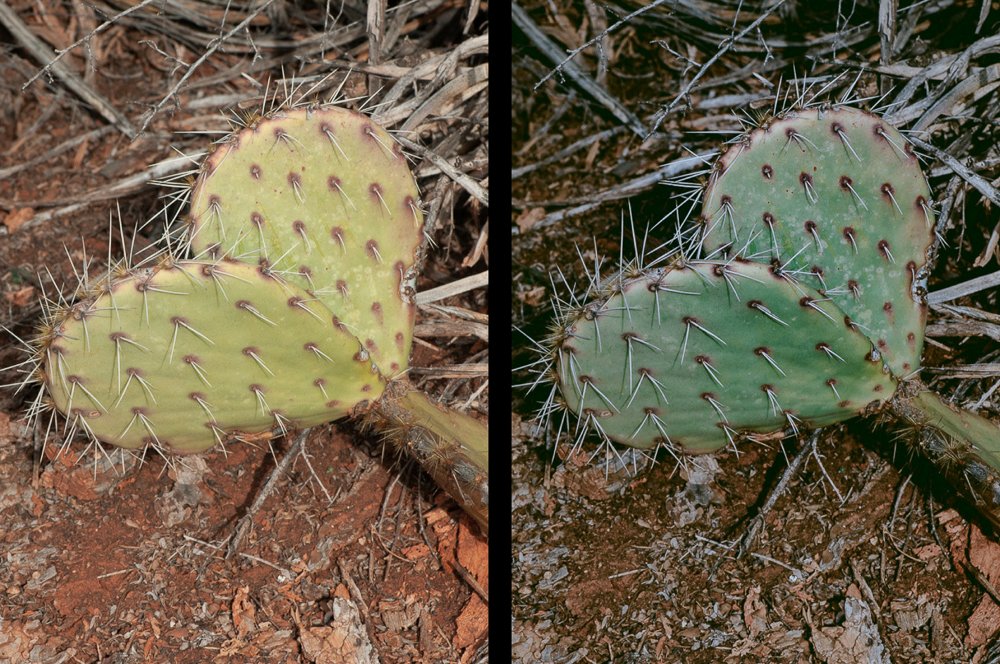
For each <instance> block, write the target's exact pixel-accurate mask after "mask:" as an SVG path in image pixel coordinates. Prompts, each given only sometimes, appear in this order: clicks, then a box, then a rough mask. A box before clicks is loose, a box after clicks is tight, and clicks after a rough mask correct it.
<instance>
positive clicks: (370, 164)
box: [189, 108, 423, 377]
mask: <svg viewBox="0 0 1000 664" xmlns="http://www.w3.org/2000/svg"><path fill="white" fill-rule="evenodd" d="M417 199H418V194H417V187H416V183H415V182H414V180H413V175H412V174H411V173H410V169H409V167H408V165H407V163H406V158H405V157H404V156H403V153H402V150H401V149H400V146H399V144H398V143H397V142H396V141H394V140H393V139H392V137H390V136H389V134H388V133H387V132H386V131H385V130H384V129H382V128H381V127H379V126H378V125H376V124H375V123H374V122H372V120H371V119H370V118H368V117H367V116H364V115H360V114H358V113H354V112H352V111H349V110H346V109H342V108H323V109H297V110H288V111H281V112H279V113H277V114H276V115H274V116H273V117H268V118H264V119H261V120H259V121H257V122H256V123H254V124H252V125H251V126H249V127H247V128H246V129H244V130H242V131H240V132H237V133H236V134H234V135H232V136H231V137H230V138H229V139H227V140H226V141H225V142H224V143H222V144H221V145H219V146H218V148H217V149H216V150H215V152H214V153H213V154H212V155H211V156H210V157H209V158H208V159H207V160H206V161H205V163H204V165H203V167H202V172H201V175H200V176H199V177H198V180H197V183H196V184H195V188H194V190H193V192H192V195H191V212H190V217H189V223H190V229H189V237H190V243H191V247H192V250H193V252H194V253H195V255H222V256H228V257H232V258H234V259H237V260H240V261H245V262H251V263H261V264H264V265H269V266H270V267H271V268H272V269H273V270H275V271H277V272H279V273H280V274H281V275H282V276H283V277H284V278H285V279H287V280H288V281H289V282H291V283H294V284H297V285H299V286H301V287H303V288H306V289H308V290H310V291H311V292H312V293H314V294H315V296H316V297H317V298H319V299H320V300H321V301H322V302H323V303H325V304H326V305H327V306H329V307H330V308H331V309H332V310H333V311H334V312H335V313H336V315H337V317H338V318H339V320H340V322H341V323H342V324H343V325H344V326H345V327H346V328H347V329H348V330H350V331H351V332H352V333H353V334H354V335H355V336H356V337H358V338H359V339H361V340H362V342H363V343H364V346H365V348H366V349H367V351H368V352H369V353H370V354H371V357H372V359H373V360H374V362H375V364H376V366H378V367H379V369H380V370H381V371H382V372H383V373H384V374H385V375H386V376H387V377H392V376H396V375H399V374H401V373H402V372H403V371H405V369H406V368H407V366H408V361H409V355H410V347H411V344H412V336H413V323H414V305H413V302H412V294H413V291H414V280H415V276H416V267H415V266H416V263H417V260H418V249H419V248H420V246H421V242H422V239H423V215H422V213H421V212H420V210H419V209H418V208H417Z"/></svg>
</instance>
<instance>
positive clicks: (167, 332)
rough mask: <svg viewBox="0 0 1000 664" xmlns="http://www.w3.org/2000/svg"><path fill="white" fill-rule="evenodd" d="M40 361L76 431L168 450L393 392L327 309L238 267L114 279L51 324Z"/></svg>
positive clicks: (185, 449) (270, 277)
mask: <svg viewBox="0 0 1000 664" xmlns="http://www.w3.org/2000/svg"><path fill="white" fill-rule="evenodd" d="M39 355H40V356H41V358H40V359H41V361H42V362H43V366H44V369H43V371H44V380H45V383H46V386H47V388H48V391H49V394H50V395H51V398H52V400H53V401H54V402H55V406H56V407H57V408H58V409H59V410H60V411H62V412H63V413H64V414H66V416H67V418H68V419H69V421H70V423H71V425H72V426H75V427H76V428H77V429H81V430H85V431H86V432H88V433H89V434H91V435H92V436H93V437H96V438H98V439H100V440H102V441H105V442H108V443H111V444H113V445H116V446H118V447H124V448H131V449H135V448H145V447H151V448H153V449H155V450H157V451H160V452H162V453H167V452H176V453H191V452H200V451H203V450H206V449H208V448H210V447H212V446H213V445H215V444H216V442H218V441H222V440H224V439H226V438H228V437H229V436H230V435H233V434H236V433H251V432H259V431H268V430H271V429H272V428H275V427H277V428H279V429H281V430H284V429H286V428H288V427H305V426H311V425H314V424H320V423H323V422H327V421H330V420H333V419H336V418H338V417H342V416H344V415H347V414H348V413H350V411H351V409H352V408H354V407H356V406H358V404H360V403H362V402H365V401H370V400H373V399H376V398H378V396H379V395H380V394H381V392H382V390H383V383H382V381H381V380H380V378H379V376H378V375H377V372H376V371H375V368H374V367H373V365H372V363H371V361H370V360H368V359H366V354H365V353H364V352H363V351H362V349H361V347H360V344H359V343H358V341H357V340H356V339H355V338H354V337H353V336H352V335H351V334H349V333H348V332H346V331H345V330H344V329H343V326H341V325H339V324H338V323H337V322H336V321H335V320H334V319H333V316H332V314H331V312H330V311H329V310H328V309H327V308H326V307H325V306H323V305H322V304H321V303H319V302H317V301H316V300H315V298H313V297H312V296H310V295H309V294H308V293H306V292H305V291H304V290H302V289H300V288H298V287H296V286H294V285H292V284H289V283H286V282H284V281H283V280H281V279H280V278H279V277H278V276H277V275H274V274H271V273H268V272H266V271H264V270H261V269H259V268H258V267H257V266H253V265H246V264H242V263H234V262H204V261H167V262H166V263H165V264H163V265H161V266H158V267H155V268H148V269H138V270H133V271H131V272H129V273H127V274H125V275H123V276H120V277H117V278H112V279H110V280H109V281H106V282H105V283H104V284H102V285H101V286H100V287H98V288H97V289H95V292H94V293H93V294H92V295H91V296H90V297H87V298H84V299H82V300H80V301H79V302H77V303H76V304H74V305H73V306H72V307H70V308H68V309H67V310H65V312H64V313H63V314H62V316H61V317H60V318H57V319H55V320H53V321H51V322H50V324H49V326H48V328H47V332H46V334H45V335H44V339H43V341H42V343H41V345H40V348H39Z"/></svg>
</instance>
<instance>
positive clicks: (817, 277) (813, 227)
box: [702, 108, 934, 376]
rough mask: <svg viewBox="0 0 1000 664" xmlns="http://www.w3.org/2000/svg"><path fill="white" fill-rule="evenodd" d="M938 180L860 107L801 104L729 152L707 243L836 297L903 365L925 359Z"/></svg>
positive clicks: (709, 209) (887, 356)
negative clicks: (925, 292)
mask: <svg viewBox="0 0 1000 664" xmlns="http://www.w3.org/2000/svg"><path fill="white" fill-rule="evenodd" d="M929 200H930V191H929V189H928V186H927V182H926V180H925V178H924V174H923V172H922V171H921V168H920V164H919V162H918V160H917V157H916V155H914V154H913V152H912V150H911V148H910V145H909V143H907V142H906V140H905V139H904V138H903V137H902V136H901V135H900V134H899V132H898V131H896V130H895V129H894V128H892V127H891V126H889V125H888V124H887V123H886V122H885V121H884V120H882V119H881V118H879V117H877V116H874V115H872V114H870V113H866V112H863V111H860V110H857V109H853V108H838V109H823V108H812V109H804V110H796V111H792V112H789V113H787V114H785V115H784V116H783V117H781V118H778V119H774V120H772V121H770V122H768V123H766V124H764V125H763V126H761V127H760V128H758V129H756V130H754V131H752V132H750V133H749V134H748V135H746V136H743V137H742V138H741V139H740V140H739V141H737V142H735V143H734V144H733V145H732V146H731V147H730V148H729V149H728V151H727V152H726V153H725V154H724V155H722V157H720V159H719V162H718V164H717V166H716V169H715V171H714V173H713V175H712V178H711V180H710V181H709V184H708V187H707V189H706V191H705V196H704V207H703V212H702V222H703V224H704V225H705V226H704V241H703V246H704V249H705V252H706V254H709V255H710V254H711V253H712V252H715V251H717V250H719V249H720V248H721V247H724V246H726V245H730V246H729V249H728V252H729V253H730V255H736V254H739V255H742V256H745V257H748V258H752V260H755V261H760V262H771V261H774V262H775V263H776V264H779V265H782V266H783V267H784V268H785V269H786V270H787V271H789V272H790V273H793V274H795V275H796V276H797V277H798V278H800V279H802V280H803V281H804V282H805V283H807V284H809V285H811V286H813V287H815V288H817V289H819V290H820V291H821V292H822V293H824V295H825V296H826V297H829V298H831V299H833V301H834V302H836V303H837V305H838V306H839V307H840V308H841V309H843V310H844V311H845V312H846V313H847V314H848V315H849V316H851V318H853V319H854V320H855V322H856V323H857V324H858V325H859V326H860V328H861V330H862V331H863V332H864V333H865V334H866V335H867V336H868V338H869V339H870V340H871V342H872V344H874V346H875V347H876V348H877V349H878V351H879V353H880V354H881V355H882V358H883V360H884V361H885V362H886V364H887V366H888V367H889V368H890V369H891V370H892V372H893V373H894V374H895V375H897V376H907V375H909V374H911V373H912V372H914V371H915V370H916V369H918V368H919V366H920V356H921V350H922V346H923V338H924V324H925V320H926V309H925V306H924V305H923V304H922V303H921V301H920V296H921V294H922V293H921V291H922V289H923V287H924V281H925V277H926V275H925V274H924V271H925V263H926V262H927V258H926V252H927V249H928V247H929V246H930V244H931V240H932V239H933V227H934V219H933V213H932V212H931V209H930V206H929Z"/></svg>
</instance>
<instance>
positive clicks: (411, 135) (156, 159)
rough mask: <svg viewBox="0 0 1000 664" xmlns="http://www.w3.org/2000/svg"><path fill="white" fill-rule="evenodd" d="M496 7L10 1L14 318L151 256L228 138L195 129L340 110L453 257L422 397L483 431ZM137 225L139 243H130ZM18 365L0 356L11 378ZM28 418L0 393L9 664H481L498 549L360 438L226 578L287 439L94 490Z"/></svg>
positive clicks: (249, 544)
mask: <svg viewBox="0 0 1000 664" xmlns="http://www.w3.org/2000/svg"><path fill="white" fill-rule="evenodd" d="M324 9H328V10H329V12H326V11H324ZM486 10H487V7H486V4H485V3H478V2H471V3H470V2H461V1H450V0H444V1H436V0H430V1H426V2H423V1H422V2H413V3H407V4H404V5H401V6H398V7H397V6H394V7H392V8H389V9H388V10H387V9H386V7H385V5H384V4H380V3H364V2H344V3H331V4H329V5H324V4H323V3H319V4H311V5H301V6H300V5H297V4H292V3H285V2H279V1H276V0H270V1H268V2H264V3H253V4H240V3H232V4H229V3H219V4H216V3H201V2H196V3H187V4H177V3H161V2H143V3H139V4H136V3H123V2H117V1H115V0H112V1H111V2H108V3H104V2H98V3H96V4H94V3H79V2H65V3H60V2H41V3H25V2H15V3H0V42H3V44H4V46H3V48H2V49H0V224H2V225H0V291H2V296H3V297H2V299H0V303H2V305H3V306H2V309H0V323H2V324H3V325H4V326H5V327H7V328H10V329H11V330H12V331H13V332H15V333H16V334H18V335H19V336H21V337H28V336H30V335H31V334H32V329H33V326H34V325H35V324H36V323H37V321H38V318H39V313H40V302H41V299H42V297H43V295H46V294H47V295H48V297H55V293H56V290H55V288H54V287H53V284H70V286H72V285H75V284H76V280H77V277H76V275H75V273H74V266H75V269H79V266H80V265H81V264H82V262H83V261H84V259H85V257H86V258H89V259H92V263H91V269H92V270H93V271H94V273H95V274H97V273H99V272H100V271H101V270H102V269H103V268H104V259H103V257H105V256H107V255H109V253H111V254H114V255H115V256H122V255H124V254H126V253H127V252H129V251H138V250H141V249H142V248H143V247H145V246H146V245H148V244H149V243H150V242H153V241H155V240H156V239H157V238H158V237H159V234H160V232H161V231H162V223H163V220H164V219H165V217H158V216H157V214H158V213H159V211H160V210H161V208H162V206H163V200H162V199H161V197H162V195H163V193H164V191H163V190H162V189H159V188H157V187H156V186H155V184H154V181H156V180H158V179H161V178H164V177H166V176H170V175H176V174H177V173H179V172H181V171H183V170H187V169H189V168H191V167H192V162H191V161H190V160H188V159H187V158H185V157H183V156H178V155H191V154H195V153H198V152H200V151H203V150H204V149H205V147H206V146H207V144H208V143H209V142H210V141H211V140H212V139H213V137H215V136H217V135H219V134H213V133H207V134H199V132H219V131H225V130H227V129H228V128H229V126H228V121H227V119H226V116H227V113H228V114H230V115H231V114H232V113H238V114H240V115H242V116H243V117H244V118H248V117H252V114H253V113H255V112H256V111H258V110H259V109H260V108H261V104H262V101H263V100H264V99H265V98H277V99H278V100H279V101H280V100H282V99H283V98H284V97H285V96H287V95H288V94H290V93H291V92H292V90H295V91H296V94H300V95H301V94H302V93H303V92H305V91H307V90H309V91H310V94H311V95H312V96H313V97H315V98H319V99H327V98H329V97H331V96H332V95H333V92H334V91H335V90H337V89H339V90H340V94H339V98H340V99H341V100H344V99H347V100H352V101H350V104H351V105H352V106H353V107H355V108H359V107H364V108H367V109H368V111H369V112H372V113H374V114H375V115H376V116H377V117H378V118H379V120H380V122H381V123H382V124H383V125H385V126H387V128H389V129H390V130H391V131H394V132H397V135H398V136H399V137H400V138H401V139H405V140H406V141H408V142H406V143H404V145H405V149H406V150H407V152H409V153H410V154H412V155H413V164H414V170H415V173H416V176H417V180H418V183H419V185H420V187H421V191H422V195H423V199H424V202H425V209H426V210H427V213H428V215H429V217H430V218H431V219H432V220H433V237H434V240H435V242H436V243H437V246H436V248H435V249H433V250H432V251H431V253H430V257H429V260H428V264H427V265H426V267H425V269H424V272H423V276H422V277H421V278H420V280H419V282H418V290H420V291H427V290H430V289H432V288H435V287H439V286H448V285H452V284H456V283H457V284H458V287H456V288H454V289H452V294H451V295H449V296H447V297H446V298H445V299H442V300H439V301H435V302H433V303H429V304H425V305H422V306H421V307H420V311H419V313H418V319H417V330H416V335H417V337H418V342H417V344H416V350H415V355H414V361H413V363H412V364H413V367H414V368H413V370H412V372H411V376H412V378H413V380H414V381H415V382H416V383H418V384H420V385H421V386H422V388H423V389H424V390H425V391H427V392H428V393H430V394H431V395H433V396H434V397H436V398H439V399H442V400H444V401H446V402H448V403H450V404H452V405H454V406H455V407H459V408H464V409H466V410H467V412H470V413H471V414H474V415H477V416H481V417H484V416H485V414H486V400H487V395H488V391H487V389H486V372H485V366H486V363H487V350H488V346H487V343H488V336H487V332H486V329H487V324H488V318H487V316H488V313H487V308H486V297H485V290H484V289H483V288H482V287H474V288H471V289H470V288H467V287H466V288H463V287H461V284H467V285H468V284H469V281H468V280H466V281H462V280H463V279H466V278H469V277H471V278H472V282H473V284H483V283H485V273H486V270H487V266H488V252H487V239H488V230H487V228H488V226H487V220H486V210H487V207H486V206H487V198H486V193H485V186H484V184H485V179H486V175H487V168H488V161H487V145H488V144H487V136H488V114H487V95H486V92H487V84H488V70H487V68H486V64H485V55H486V52H487V46H488V41H487V37H486V25H487V18H486ZM119 14H120V15H119ZM111 19H113V20H111ZM106 21H108V22H106ZM77 42H79V43H78V44H77V46H76V47H75V48H73V49H71V50H68V51H67V52H66V53H65V55H63V57H62V58H61V59H60V60H59V63H58V64H56V65H54V66H52V67H51V69H49V70H46V71H45V72H44V73H42V74H41V75H40V76H38V78H37V80H35V81H34V82H33V83H31V84H29V85H27V86H25V84H26V83H27V82H28V81H29V80H30V79H32V78H33V77H35V76H36V75H37V74H39V72H40V70H41V66H42V64H44V63H47V62H50V61H52V59H53V57H54V51H61V50H62V49H65V48H66V47H68V46H70V45H73V44H74V43H77ZM133 137H135V138H134V140H132V138H133ZM175 149H176V152H175ZM164 160H166V161H164ZM119 210H120V216H121V218H122V219H123V220H124V221H123V224H122V228H123V230H124V237H122V236H121V234H119V232H118V231H117V230H115V232H109V224H108V219H109V213H112V212H113V216H114V218H115V219H117V218H118V215H119ZM148 219H152V220H153V221H152V223H150V224H148V225H146V226H145V227H144V228H143V229H142V230H140V231H138V232H137V231H136V223H137V222H140V221H144V220H148ZM116 223H117V222H116ZM64 247H65V249H64ZM20 360H21V356H20V350H19V349H18V348H17V344H16V343H15V340H14V339H13V337H12V336H10V335H8V334H3V335H2V336H0V366H9V365H13V364H16V363H17V362H19V361H20ZM18 379H19V377H18V376H17V375H16V373H14V372H5V373H4V374H3V376H2V377H0V383H8V382H12V381H16V380H18ZM28 398H30V395H25V394H19V395H16V396H15V395H13V394H12V392H11V391H9V390H3V391H0V661H18V662H21V661H25V662H27V661H31V662H73V661H78V662H84V661H87V662H90V661H114V662H146V661H171V662H185V661H189V662H204V661H264V660H266V661H273V662H300V661H316V662H339V661H344V660H345V658H346V657H348V656H354V655H356V656H357V657H358V659H357V661H359V662H361V661H365V662H367V661H379V660H380V661H382V662H411V661H425V662H439V661H444V662H455V661H483V660H484V658H485V656H486V627H487V619H486V606H487V602H488V576H487V565H486V551H487V545H486V540H485V539H484V538H483V537H482V536H481V535H479V534H478V532H477V530H476V527H475V525H474V524H473V523H472V522H471V521H470V520H468V519H467V518H466V517H465V516H463V515H462V514H461V511H460V510H459V509H458V508H457V507H456V506H455V505H454V504H453V503H452V502H451V501H450V500H448V499H447V498H446V497H445V496H443V495H439V493H438V492H437V491H436V490H435V489H434V487H433V486H432V483H431V482H429V481H428V480H427V479H426V478H423V477H422V476H421V475H420V474H419V473H418V472H415V470H414V469H413V468H412V467H409V466H406V465H405V464H402V465H401V464H398V463H397V462H396V460H395V459H394V458H393V455H392V453H390V452H387V451H386V450H383V449H382V446H381V444H380V443H379V442H378V440H377V439H375V438H374V437H372V436H369V435H367V434H365V433H364V432H362V431H360V430H359V428H358V427H356V426H354V425H350V424H335V425H331V426H326V427H320V428H316V429H313V430H312V431H311V433H310V435H309V436H308V438H307V440H306V444H305V447H304V449H303V454H301V455H298V456H296V457H294V458H293V459H292V461H293V463H292V465H291V470H290V472H289V473H288V474H287V476H284V477H282V478H280V481H279V482H278V484H277V490H276V491H275V493H273V494H272V495H270V496H269V497H268V499H267V500H266V501H265V502H264V503H263V505H262V507H261V508H260V510H259V511H258V512H257V513H256V515H255V518H254V522H253V527H252V529H251V530H250V531H249V533H248V534H247V536H246V537H245V538H244V539H243V540H242V545H241V546H240V548H239V551H238V552H237V554H236V555H235V556H234V557H233V558H231V559H228V560H227V559H226V558H225V547H226V544H227V541H228V540H229V538H230V537H231V536H232V534H233V529H234V525H235V521H236V519H238V518H239V517H240V516H241V515H242V514H244V513H245V512H246V511H247V510H248V508H249V507H250V504H251V502H252V501H253V500H254V498H255V496H256V495H257V494H258V492H259V491H260V489H261V487H262V485H263V484H264V483H265V482H266V480H267V478H268V476H269V475H270V473H271V472H272V470H273V468H274V463H275V461H276V460H278V459H281V458H282V456H283V454H284V453H285V451H286V450H287V449H288V448H289V447H290V441H288V442H279V443H278V444H276V445H275V450H274V453H275V454H274V455H272V454H271V453H269V451H268V446H267V444H263V445H240V446H230V447H229V450H228V455H223V454H222V453H221V452H214V453H210V454H209V455H207V456H206V457H205V464H204V467H201V468H200V470H199V463H198V461H197V460H196V459H194V458H192V459H191V460H190V463H189V464H188V466H183V465H176V466H175V467H174V468H172V469H165V468H164V466H163V463H162V462H161V461H160V460H156V459H153V460H150V462H149V463H147V464H145V465H144V466H143V467H141V468H135V467H132V466H130V465H129V464H126V466H127V467H126V468H124V472H123V469H122V468H118V469H117V470H112V469H110V468H108V467H107V465H106V464H104V463H103V462H102V463H99V464H98V466H97V468H96V470H95V469H94V468H91V467H90V466H89V465H87V464H88V463H89V462H90V461H92V459H93V458H92V457H91V456H89V454H88V456H87V457H86V458H84V459H78V458H77V457H79V456H80V455H81V454H82V453H83V446H82V445H80V446H77V445H70V446H69V447H68V448H67V450H66V451H65V453H64V454H62V455H57V452H58V451H59V445H58V442H60V441H58V440H53V441H50V445H49V446H48V447H47V448H46V454H45V456H44V457H40V456H39V452H40V446H39V443H40V441H41V436H42V435H43V434H44V429H41V430H36V431H33V430H29V429H27V428H26V427H25V426H24V424H23V422H22V421H21V419H20V416H21V414H22V412H23V408H24V406H25V403H26V401H25V400H26V399H28ZM52 443H55V444H52ZM77 462H78V463H77ZM74 464H75V465H74ZM348 602H349V603H350V604H348ZM351 605H353V608H352V606H351ZM369 646H371V648H369ZM352 651H353V653H354V655H352V654H351V653H352ZM376 658H377V659H376ZM352 661H354V660H352Z"/></svg>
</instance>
